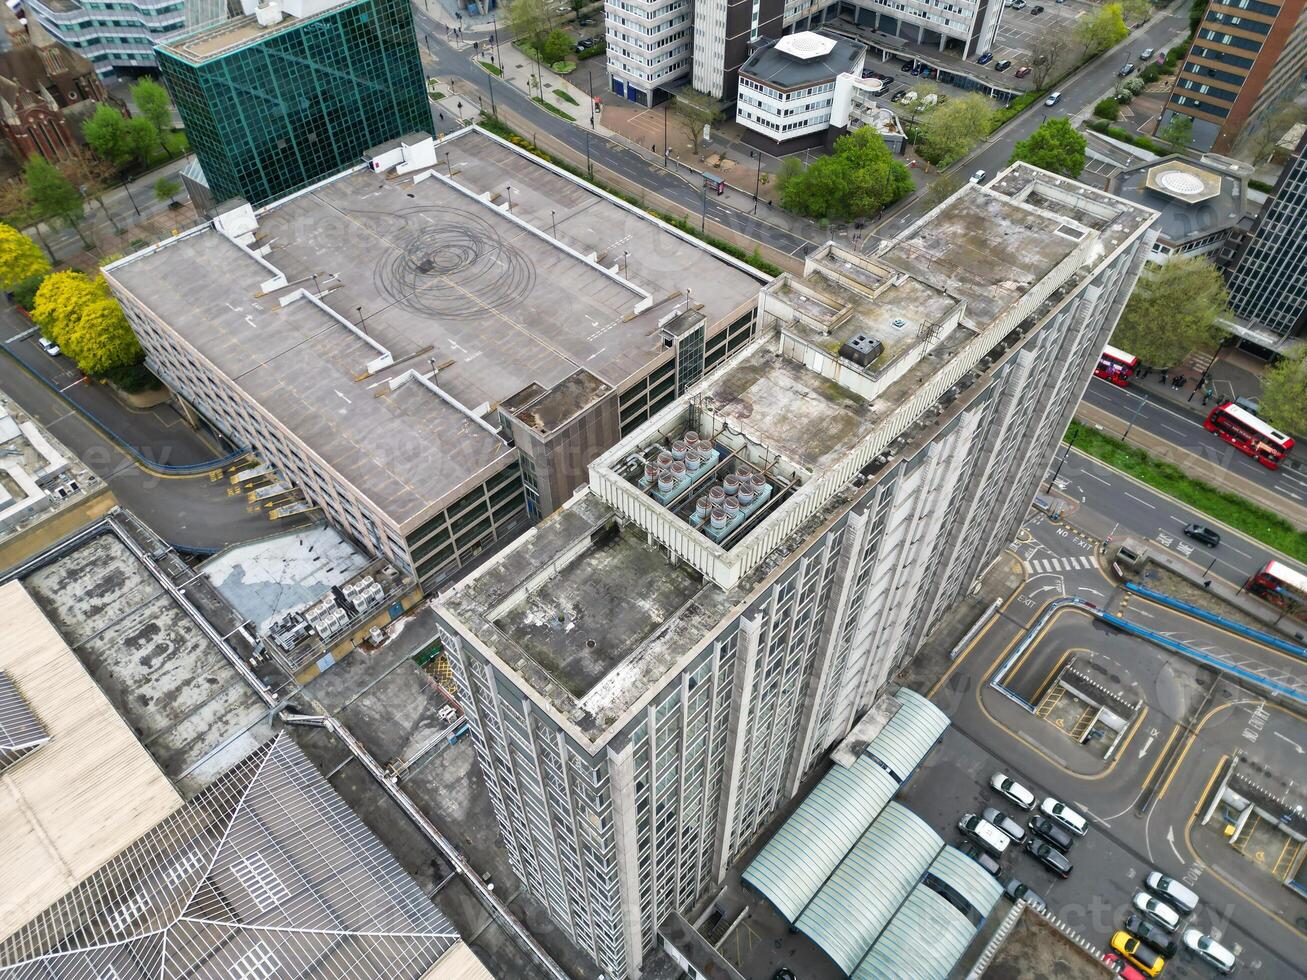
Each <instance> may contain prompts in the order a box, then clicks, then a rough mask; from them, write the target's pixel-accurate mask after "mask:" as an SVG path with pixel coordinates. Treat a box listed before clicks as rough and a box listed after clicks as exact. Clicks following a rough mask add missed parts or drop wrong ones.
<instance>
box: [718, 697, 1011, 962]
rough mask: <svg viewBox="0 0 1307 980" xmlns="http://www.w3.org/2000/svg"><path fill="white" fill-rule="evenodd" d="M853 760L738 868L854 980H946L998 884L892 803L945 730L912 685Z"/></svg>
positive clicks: (994, 896)
mask: <svg viewBox="0 0 1307 980" xmlns="http://www.w3.org/2000/svg"><path fill="white" fill-rule="evenodd" d="M894 698H895V701H896V702H897V703H898V706H897V710H895V711H894V713H893V715H892V716H891V717H890V719H889V721H888V722H886V723H885V724H884V726H883V727H882V728H881V730H880V732H879V733H878V734H877V735H876V736H875V737H874V738H872V739H871V740H870V741H869V742H868V743H867V745H866V747H865V749H863V751H862V752H861V753H860V754H859V755H858V757H857V759H856V761H855V762H854V763H853V764H852V765H848V766H845V765H836V766H834V767H833V768H832V769H831V771H830V772H829V773H827V775H826V777H825V778H824V779H822V781H821V782H820V783H818V784H817V786H816V788H814V789H813V791H812V792H811V793H810V794H808V797H807V799H805V800H804V801H803V802H802V803H801V804H800V805H799V807H798V808H797V809H796V810H795V812H794V814H793V815H792V816H791V817H790V819H789V820H787V821H786V822H785V824H784V825H783V826H782V827H781V829H780V830H778V831H777V832H776V834H775V835H774V836H773V837H772V839H771V840H770V841H768V842H767V844H766V845H765V846H764V847H763V848H762V850H761V851H759V853H758V856H757V857H756V858H754V860H753V862H752V863H751V864H750V865H749V867H748V868H747V869H746V870H745V872H744V874H743V875H742V878H743V880H744V881H745V883H746V884H748V885H750V886H752V887H753V888H754V889H755V890H756V891H758V892H759V893H761V894H762V895H763V896H764V897H765V898H766V899H767V900H768V901H769V902H771V904H772V905H773V906H775V907H776V909H777V910H778V911H779V912H780V913H781V915H782V916H784V918H785V920H786V921H787V922H789V923H791V924H792V926H793V928H794V929H795V931H798V932H802V933H803V934H805V935H806V936H808V937H809V938H810V939H811V940H812V941H813V942H814V943H815V944H816V945H817V946H818V947H819V948H820V949H821V950H822V951H823V952H825V953H826V955H827V956H829V957H830V958H831V961H832V962H833V963H835V964H836V965H837V966H838V967H839V968H840V970H841V971H842V972H843V973H844V975H845V976H848V977H853V978H855V980H872V978H881V977H902V976H908V975H911V976H912V977H914V978H917V980H932V978H938V980H943V978H944V977H946V976H948V974H949V972H950V971H951V970H952V969H953V968H954V966H955V965H956V964H957V961H958V959H959V958H960V957H961V956H962V954H963V952H964V951H965V950H966V948H967V946H968V944H969V943H970V942H971V941H972V939H973V938H974V937H975V934H976V931H977V930H978V929H979V928H980V926H981V924H982V923H983V922H984V921H985V919H986V917H987V916H988V915H989V914H990V912H992V911H993V908H994V905H995V903H997V901H998V898H999V895H1001V894H1002V888H1001V887H1000V885H999V884H998V882H997V881H996V880H995V879H994V878H993V877H991V876H990V875H989V874H988V873H987V872H985V871H984V869H982V868H981V867H980V865H979V864H977V863H976V862H975V861H973V860H972V859H971V858H969V857H967V856H966V855H965V854H963V853H962V852H961V851H959V850H957V849H956V848H954V847H950V846H947V845H945V844H944V841H943V840H942V839H941V838H940V836H939V834H937V833H936V832H935V831H934V830H933V829H932V828H931V827H930V826H929V825H927V824H926V822H925V821H923V820H922V819H921V818H920V817H918V816H917V815H916V814H915V813H913V812H912V811H911V810H909V809H908V808H907V807H905V806H903V805H902V804H901V803H897V802H894V801H893V799H892V798H893V796H894V794H895V793H896V792H897V791H898V789H899V787H900V786H901V785H902V783H903V782H904V781H906V779H907V777H908V776H910V775H911V773H912V772H913V771H915V770H916V768H917V767H918V766H919V765H920V764H921V761H922V760H923V759H924V758H925V756H926V753H928V752H929V751H930V749H931V748H932V747H933V746H934V745H935V743H936V741H938V739H939V738H940V736H941V735H942V734H943V733H944V730H945V729H946V728H947V727H948V718H947V717H946V716H945V715H944V714H943V712H941V711H940V710H939V709H938V708H937V707H935V705H933V704H931V703H930V702H929V701H927V700H926V699H925V698H923V697H922V696H921V695H919V694H917V693H915V692H913V691H909V690H907V689H903V690H900V691H899V692H898V693H897V694H896V695H895V696H894Z"/></svg>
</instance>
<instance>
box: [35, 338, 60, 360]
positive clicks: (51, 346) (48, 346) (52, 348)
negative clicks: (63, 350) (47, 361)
mask: <svg viewBox="0 0 1307 980" xmlns="http://www.w3.org/2000/svg"><path fill="white" fill-rule="evenodd" d="M36 342H37V343H38V344H40V345H41V350H43V351H45V352H46V353H47V354H49V355H50V356H51V357H58V356H59V345H58V344H56V343H55V342H54V341H53V340H46V339H45V338H44V337H37V338H36Z"/></svg>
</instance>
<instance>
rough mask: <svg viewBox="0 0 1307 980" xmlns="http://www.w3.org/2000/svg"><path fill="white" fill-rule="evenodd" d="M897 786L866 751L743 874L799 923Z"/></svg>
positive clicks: (823, 786) (821, 787) (827, 782)
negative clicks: (864, 754)
mask: <svg viewBox="0 0 1307 980" xmlns="http://www.w3.org/2000/svg"><path fill="white" fill-rule="evenodd" d="M897 790H898V784H897V783H896V782H895V781H894V780H893V779H892V778H891V777H890V776H889V775H888V774H887V773H886V772H885V771H884V770H883V769H881V768H880V766H878V765H876V763H875V762H874V761H872V760H871V759H869V758H867V757H866V756H863V757H861V758H860V759H858V761H857V762H856V763H855V764H854V765H852V766H849V767H848V768H845V767H843V766H836V767H835V768H834V769H832V770H831V771H830V772H829V773H827V774H826V776H825V778H823V779H822V781H821V782H820V783H818V784H817V786H816V788H815V789H813V791H812V792H811V793H809V794H808V798H807V799H806V800H804V801H803V802H802V803H801V804H799V807H798V809H796V810H795V811H794V813H793V815H792V816H791V817H790V819H788V820H787V821H785V824H784V826H782V827H781V829H780V830H778V831H777V832H776V834H775V835H774V836H773V837H772V839H771V840H769V841H768V842H767V844H766V846H765V847H763V849H762V850H761V851H759V852H758V856H757V857H755V858H754V859H753V862H752V863H751V864H750V865H749V867H748V869H747V870H746V871H745V872H744V874H743V876H742V877H743V878H744V880H745V881H747V882H748V883H749V884H751V885H752V886H753V887H754V888H756V889H758V891H760V892H762V894H763V895H765V896H767V898H768V899H769V900H770V901H771V903H772V904H773V905H775V906H776V908H777V909H778V910H780V912H781V914H782V915H784V916H785V918H786V920H787V921H789V922H793V921H794V920H795V919H797V918H798V916H799V914H800V913H801V912H802V911H803V908H804V906H806V905H807V904H808V902H810V901H811V900H812V897H813V896H814V895H815V894H817V890H818V889H819V888H821V886H822V884H823V883H824V882H825V881H826V879H827V878H828V877H830V874H831V872H833V871H834V870H835V869H836V867H838V866H839V863H840V861H842V860H843V859H844V856H845V855H846V854H848V852H849V849H850V848H852V847H853V845H854V844H855V843H857V841H858V838H859V837H861V836H862V834H863V832H864V831H866V829H867V827H868V826H870V824H871V822H872V820H874V819H875V818H876V815H877V814H879V813H880V811H881V810H882V809H883V808H884V806H885V804H886V803H888V802H889V801H890V799H891V798H892V797H893V796H894V793H895V792H896V791H897Z"/></svg>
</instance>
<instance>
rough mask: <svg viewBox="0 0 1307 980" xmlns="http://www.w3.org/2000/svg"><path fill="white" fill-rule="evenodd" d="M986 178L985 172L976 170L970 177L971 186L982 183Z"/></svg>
mask: <svg viewBox="0 0 1307 980" xmlns="http://www.w3.org/2000/svg"><path fill="white" fill-rule="evenodd" d="M988 176H989V174H987V173H985V171H983V170H977V171H976V172H975V173H974V174H972V175H971V183H973V184H980V183H983V182H984V180H985V178H986V177H988Z"/></svg>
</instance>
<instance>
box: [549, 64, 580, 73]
mask: <svg viewBox="0 0 1307 980" xmlns="http://www.w3.org/2000/svg"><path fill="white" fill-rule="evenodd" d="M549 67H550V68H552V69H553V71H554V74H555V75H570V74H571V73H572V72H574V71H576V62H575V61H555V62H554V63H553V64H552V65H550V66H549Z"/></svg>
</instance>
